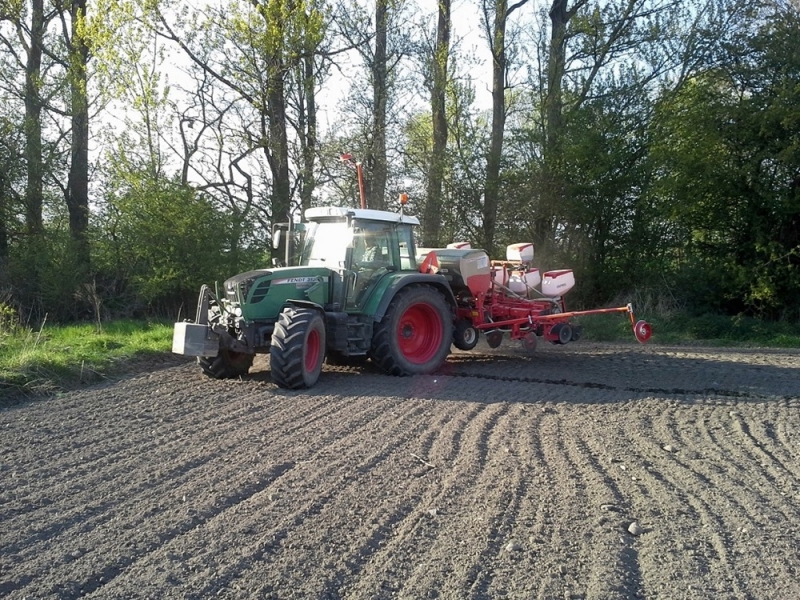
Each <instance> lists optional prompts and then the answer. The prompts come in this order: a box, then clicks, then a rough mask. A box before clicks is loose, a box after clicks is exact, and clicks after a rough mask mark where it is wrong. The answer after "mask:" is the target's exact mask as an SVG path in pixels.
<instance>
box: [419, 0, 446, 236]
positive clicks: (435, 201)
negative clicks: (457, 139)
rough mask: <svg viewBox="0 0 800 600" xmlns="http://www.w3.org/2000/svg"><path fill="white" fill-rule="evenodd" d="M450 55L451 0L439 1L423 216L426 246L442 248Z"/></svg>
mask: <svg viewBox="0 0 800 600" xmlns="http://www.w3.org/2000/svg"><path fill="white" fill-rule="evenodd" d="M449 54H450V0H439V23H438V26H437V29H436V47H435V48H434V50H433V69H432V70H433V89H432V90H431V116H432V119H433V148H432V152H431V163H430V169H429V170H428V189H427V194H426V196H427V199H426V201H425V212H424V214H423V241H422V243H423V245H424V246H428V247H437V246H439V243H440V242H439V231H440V229H441V222H442V219H441V210H442V200H441V197H442V180H443V179H444V166H445V162H446V160H445V151H446V150H447V112H446V110H445V97H446V92H447V62H448V58H449Z"/></svg>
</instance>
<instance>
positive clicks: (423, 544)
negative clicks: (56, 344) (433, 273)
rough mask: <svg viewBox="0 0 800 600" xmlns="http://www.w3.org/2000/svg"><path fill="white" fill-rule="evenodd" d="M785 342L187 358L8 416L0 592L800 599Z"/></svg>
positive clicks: (0, 475) (1, 437) (795, 410)
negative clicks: (437, 365)
mask: <svg viewBox="0 0 800 600" xmlns="http://www.w3.org/2000/svg"><path fill="white" fill-rule="evenodd" d="M798 458H800V353H798V352H795V351H778V350H761V349H756V350H749V349H747V350H743V349H716V348H715V349H709V348H699V347H698V348H695V347H675V348H672V347H664V346H633V345H600V344H590V343H583V342H581V343H578V344H575V345H569V346H563V347H562V346H549V345H548V346H547V347H541V346H540V349H539V351H538V353H537V354H536V356H534V357H533V358H528V357H525V356H524V355H522V354H521V353H520V354H518V353H517V352H516V348H515V347H513V346H512V345H511V344H508V345H507V346H503V347H501V348H500V349H498V350H496V351H493V350H490V349H489V348H488V347H486V346H483V345H480V346H479V347H478V348H477V349H476V350H475V351H473V352H471V353H456V354H453V355H452V356H451V357H450V358H449V359H448V362H447V364H446V365H445V367H444V368H443V369H442V370H441V372H440V373H438V374H436V375H433V376H425V377H411V378H394V377H389V376H386V375H383V374H381V373H378V372H377V371H376V370H375V369H374V368H373V367H371V366H370V365H366V366H365V367H363V368H352V369H348V368H333V367H326V368H325V371H324V372H323V375H322V378H321V379H320V382H319V383H318V384H317V386H316V387H315V388H313V389H312V390H308V391H303V392H288V391H284V390H280V389H278V388H277V387H275V386H274V385H273V384H272V383H271V381H270V377H269V363H268V361H267V360H265V359H260V360H258V361H256V365H255V367H254V369H253V372H252V374H251V375H250V376H248V377H246V378H244V379H243V380H240V381H213V380H210V379H207V378H205V377H203V376H202V375H201V374H200V372H199V370H198V369H197V368H196V366H195V365H193V364H188V363H187V364H181V365H179V366H172V367H168V368H161V369H156V370H153V371H152V372H149V373H144V374H137V375H133V376H130V377H128V378H126V379H123V380H121V381H117V382H115V383H110V384H106V385H103V386H96V387H92V388H88V389H85V390H81V391H76V392H71V393H67V394H63V395H60V396H57V397H52V398H49V399H45V400H39V401H36V402H31V403H27V404H22V405H17V406H12V407H8V408H4V409H2V410H0V481H2V486H1V487H0V597H8V598H79V597H90V598H104V599H105V598H119V599H123V598H126V599H127V598H154V599H155V598H196V599H200V598H211V597H214V598H297V599H306V598H318V599H323V598H352V599H356V598H358V599H360V598H365V599H372V598H376V599H379V598H408V599H420V598H458V599H461V598H474V599H478V598H487V599H488V598H492V599H493V598H526V599H527V598H542V599H551V598H555V599H559V600H560V599H562V598H563V599H577V598H585V599H589V598H597V599H603V600H605V599H615V598H636V597H642V598H658V599H661V598H668V599H672V598H675V599H679V598H687V599H689V598H691V599H696V598H709V599H712V598H713V599H718V598H739V599H747V598H770V599H771V598H774V599H781V600H783V599H790V598H798V597H800V583H798V582H800V573H798V571H799V570H800V461H799V460H798Z"/></svg>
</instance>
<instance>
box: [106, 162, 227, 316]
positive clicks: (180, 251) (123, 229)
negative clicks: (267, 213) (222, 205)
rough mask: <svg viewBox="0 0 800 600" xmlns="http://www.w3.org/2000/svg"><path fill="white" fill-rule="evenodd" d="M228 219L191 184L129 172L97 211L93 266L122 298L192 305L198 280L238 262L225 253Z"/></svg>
mask: <svg viewBox="0 0 800 600" xmlns="http://www.w3.org/2000/svg"><path fill="white" fill-rule="evenodd" d="M230 225H231V224H230V220H229V218H228V217H227V216H226V215H225V214H223V213H220V212H219V211H217V210H216V209H215V208H214V206H213V205H212V204H211V202H210V201H209V200H208V199H207V198H205V197H204V196H203V195H201V194H198V193H196V192H195V191H194V190H192V189H191V188H189V187H186V186H182V185H180V184H179V183H177V182H174V181H169V180H155V181H153V180H150V179H149V178H148V177H146V176H141V174H138V175H137V174H135V173H132V174H130V178H129V179H128V181H126V182H125V186H124V188H123V189H121V190H119V195H117V196H115V197H112V198H110V199H109V201H108V205H107V207H106V210H105V212H104V213H103V215H102V222H101V229H100V231H101V232H102V233H103V235H102V236H101V237H100V238H99V239H98V240H97V241H96V243H95V248H96V259H95V262H96V266H97V268H98V270H99V272H100V273H102V274H104V275H105V279H106V280H108V281H111V282H113V284H114V285H115V286H117V287H118V288H119V290H120V291H122V292H123V299H124V301H125V302H126V303H129V302H131V301H132V300H133V301H134V302H135V301H136V300H138V301H139V302H142V303H144V304H145V305H146V306H149V307H150V308H151V309H152V308H160V307H172V308H177V306H179V305H180V303H181V302H183V303H184V305H191V303H192V302H193V298H194V297H195V296H196V294H197V290H199V288H200V286H201V285H202V284H203V283H208V282H213V281H215V280H217V279H220V278H225V277H227V276H229V275H230V271H229V269H232V268H235V267H237V266H238V265H234V264H231V262H230V261H229V260H228V259H227V258H226V255H225V248H226V243H227V241H228V239H229V230H230ZM112 308H116V309H117V310H120V309H122V307H121V306H118V307H113V306H112Z"/></svg>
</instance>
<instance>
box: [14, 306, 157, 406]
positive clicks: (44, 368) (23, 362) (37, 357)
mask: <svg viewBox="0 0 800 600" xmlns="http://www.w3.org/2000/svg"><path fill="white" fill-rule="evenodd" d="M171 342H172V324H171V323H162V322H144V321H114V322H111V323H106V324H104V325H103V328H102V330H101V331H98V330H97V327H96V325H93V324H79V325H47V324H45V326H44V327H43V328H42V329H41V330H40V331H34V330H29V329H21V328H15V329H11V330H6V331H5V332H4V331H3V330H0V398H2V397H3V396H6V395H8V396H11V395H15V394H26V393H27V394H37V393H51V392H55V391H59V390H63V389H68V388H71V387H74V386H76V385H79V384H84V383H90V382H95V381H99V380H101V379H103V378H104V377H105V376H107V374H108V373H110V372H112V371H115V370H120V369H124V368H125V365H126V363H128V362H130V361H133V360H140V359H142V358H145V357H147V356H153V355H158V354H163V353H165V352H169V350H170V348H171Z"/></svg>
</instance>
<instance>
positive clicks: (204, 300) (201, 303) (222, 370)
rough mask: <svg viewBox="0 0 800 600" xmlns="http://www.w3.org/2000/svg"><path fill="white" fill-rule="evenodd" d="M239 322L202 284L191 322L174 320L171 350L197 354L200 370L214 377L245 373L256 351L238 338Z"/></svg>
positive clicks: (190, 354)
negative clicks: (193, 319)
mask: <svg viewBox="0 0 800 600" xmlns="http://www.w3.org/2000/svg"><path fill="white" fill-rule="evenodd" d="M238 323H239V320H238V317H237V315H236V314H234V313H231V312H229V311H227V310H226V309H225V307H224V305H223V303H221V302H220V301H219V299H218V298H217V296H216V294H215V293H214V292H212V291H211V289H210V288H209V287H208V286H207V285H203V286H202V287H201V288H200V297H199V298H198V301H197V313H196V317H195V321H194V323H192V322H180V323H175V327H174V330H173V334H172V351H173V352H174V353H176V354H183V355H184V356H194V357H196V359H197V364H198V365H199V366H200V368H201V369H202V371H203V373H205V374H206V375H208V376H209V377H213V378H215V379H229V378H233V377H239V376H241V375H245V374H247V372H248V371H249V370H250V367H251V366H252V365H253V359H254V358H255V350H254V349H252V348H251V347H250V346H248V345H247V344H246V343H245V342H243V341H242V340H241V339H239V337H240V336H241V332H240V331H239V330H238Z"/></svg>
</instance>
